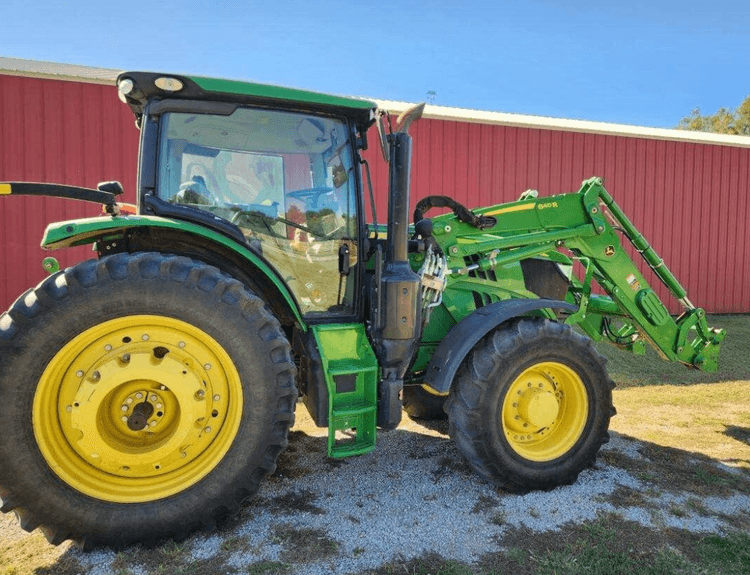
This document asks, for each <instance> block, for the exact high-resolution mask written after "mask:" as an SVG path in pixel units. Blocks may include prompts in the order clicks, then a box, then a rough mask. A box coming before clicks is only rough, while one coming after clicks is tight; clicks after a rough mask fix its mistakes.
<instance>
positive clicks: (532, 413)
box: [518, 388, 560, 429]
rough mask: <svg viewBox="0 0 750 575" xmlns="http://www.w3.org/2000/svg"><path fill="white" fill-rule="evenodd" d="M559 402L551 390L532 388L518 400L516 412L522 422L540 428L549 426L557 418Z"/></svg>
mask: <svg viewBox="0 0 750 575" xmlns="http://www.w3.org/2000/svg"><path fill="white" fill-rule="evenodd" d="M559 407H560V405H559V403H558V401H557V398H556V397H555V394H554V392H553V391H551V390H543V389H540V388H532V389H530V390H529V391H527V392H525V393H524V394H523V395H522V396H521V399H520V400H519V401H518V413H519V415H520V416H521V420H522V421H523V423H528V424H529V425H530V426H532V427H534V428H537V429H540V428H544V427H549V426H550V425H552V424H553V423H554V422H555V419H557V413H558V411H559Z"/></svg>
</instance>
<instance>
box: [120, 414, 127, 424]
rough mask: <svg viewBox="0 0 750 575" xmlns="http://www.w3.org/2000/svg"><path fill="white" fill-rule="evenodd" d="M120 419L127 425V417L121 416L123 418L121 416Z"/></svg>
mask: <svg viewBox="0 0 750 575" xmlns="http://www.w3.org/2000/svg"><path fill="white" fill-rule="evenodd" d="M120 419H122V420H123V421H124V422H126V423H127V421H128V416H127V415H123V416H122V417H121V418H120Z"/></svg>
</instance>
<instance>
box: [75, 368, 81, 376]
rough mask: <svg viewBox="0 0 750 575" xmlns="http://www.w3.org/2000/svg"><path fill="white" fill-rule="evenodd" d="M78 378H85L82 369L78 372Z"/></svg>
mask: <svg viewBox="0 0 750 575" xmlns="http://www.w3.org/2000/svg"><path fill="white" fill-rule="evenodd" d="M76 377H83V371H81V370H80V369H79V370H78V371H76Z"/></svg>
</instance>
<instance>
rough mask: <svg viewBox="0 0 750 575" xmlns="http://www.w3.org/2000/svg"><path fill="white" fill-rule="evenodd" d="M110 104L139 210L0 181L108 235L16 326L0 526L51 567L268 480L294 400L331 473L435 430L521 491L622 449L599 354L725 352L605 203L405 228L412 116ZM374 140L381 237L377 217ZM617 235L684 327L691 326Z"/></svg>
mask: <svg viewBox="0 0 750 575" xmlns="http://www.w3.org/2000/svg"><path fill="white" fill-rule="evenodd" d="M117 85H118V89H119V95H120V97H121V99H122V100H123V101H124V102H126V103H127V104H128V106H130V108H131V109H132V111H133V112H134V114H135V117H136V123H137V125H138V127H139V128H140V133H141V139H140V159H139V168H138V179H137V185H138V189H137V197H138V206H137V211H136V212H135V213H134V214H127V213H125V212H124V210H123V205H122V204H119V203H118V202H117V195H118V194H119V193H121V192H122V187H121V186H120V185H119V184H118V183H117V182H108V183H104V184H100V185H99V187H98V189H96V190H94V189H85V188H75V187H70V186H63V185H55V184H30V183H19V182H14V183H6V184H0V195H9V196H13V195H16V194H32V195H34V194H36V195H49V196H56V197H65V198H74V199H79V200H84V201H91V202H98V203H101V204H103V206H104V209H105V211H106V215H103V216H102V217H96V218H90V219H81V220H75V221H67V222H61V223H54V224H51V225H50V226H48V228H47V230H46V232H45V236H44V238H43V240H42V246H43V247H44V248H47V249H57V248H64V247H69V246H79V245H84V244H93V248H94V250H95V251H96V255H97V257H96V258H95V259H91V260H89V261H85V262H83V263H80V264H78V265H75V266H73V267H71V268H68V269H66V270H59V269H58V268H59V266H57V265H56V261H55V260H54V259H53V258H48V259H47V260H45V267H46V268H47V269H48V271H49V272H50V276H49V277H48V278H47V279H45V280H44V281H43V282H41V283H40V284H39V285H38V286H37V287H35V288H33V289H30V290H28V291H27V292H26V293H24V294H23V295H21V296H20V297H19V298H18V299H17V300H16V302H15V303H14V304H13V305H12V306H11V308H10V309H9V310H8V311H7V312H5V313H4V314H2V315H0V397H2V401H3V408H2V410H1V411H0V438H2V439H0V496H1V497H2V511H3V512H9V511H14V512H15V513H16V514H17V515H18V517H19V519H20V522H21V526H22V527H23V528H24V529H26V530H33V529H35V528H36V527H40V528H41V529H42V531H43V532H44V533H45V535H46V536H47V538H48V540H49V541H50V542H51V543H53V544H59V543H61V542H62V541H64V540H66V539H74V540H76V541H78V542H81V543H83V545H84V546H85V547H88V548H90V547H92V546H98V545H107V546H111V547H115V548H118V547H122V546H124V545H127V544H131V543H135V542H146V543H149V542H151V543H153V542H155V541H159V540H162V539H164V538H175V539H180V538H183V537H185V536H186V535H187V534H188V533H190V532H191V531H194V530H195V529H198V528H207V529H210V528H211V527H212V526H213V525H214V524H215V522H216V521H217V520H218V519H220V518H222V517H224V516H226V515H229V514H231V513H233V512H235V511H237V510H238V508H239V506H240V503H241V502H242V501H243V500H244V499H245V498H247V497H248V496H251V495H253V494H254V493H255V492H256V491H257V490H258V487H259V484H260V482H261V481H262V480H263V478H264V477H266V476H267V475H269V474H270V473H272V472H273V471H274V469H275V467H276V461H277V458H278V457H279V454H280V453H281V452H282V451H283V450H284V448H285V447H286V446H287V442H288V433H289V429H290V428H291V427H292V425H293V423H294V412H295V408H296V406H297V400H298V396H301V398H302V400H303V401H304V404H305V406H306V407H307V409H308V410H309V412H310V414H311V416H312V418H313V420H314V421H315V423H316V424H317V425H319V426H321V427H325V426H327V427H328V455H329V456H330V457H347V456H352V455H359V454H363V453H366V452H369V451H371V450H372V449H374V448H375V445H376V433H377V429H378V428H380V429H382V430H390V429H394V428H395V427H397V426H398V424H399V422H400V420H401V414H402V407H405V408H406V411H407V412H408V413H410V414H411V415H413V416H414V417H421V418H435V417H445V416H446V415H447V417H448V420H449V432H450V435H451V437H452V438H453V439H454V440H455V441H456V444H457V446H458V448H459V450H460V451H461V452H462V453H463V456H464V457H465V458H466V460H467V461H468V464H469V465H470V466H471V467H472V468H473V469H474V470H475V471H476V472H477V473H478V474H480V475H481V476H482V477H484V478H485V479H486V480H488V481H490V482H492V483H494V484H496V485H498V486H500V487H503V488H507V489H510V490H515V491H522V490H529V489H550V488H553V487H555V486H557V485H562V484H567V483H571V482H573V481H575V480H576V477H577V476H578V474H579V473H580V472H581V470H583V469H584V468H586V467H587V466H590V465H591V464H592V463H593V461H594V460H595V457H596V454H597V451H598V450H599V448H600V446H601V445H602V444H603V443H605V442H606V441H607V439H608V435H607V430H608V426H609V420H610V417H611V416H612V415H613V414H614V412H615V410H614V408H613V405H612V393H611V390H612V387H613V383H612V381H611V379H610V378H609V376H608V375H607V372H606V370H605V366H604V363H605V362H604V360H603V358H602V357H601V356H600V355H599V354H598V353H597V352H596V351H595V350H594V348H593V347H592V342H591V340H592V339H593V340H597V341H598V340H607V341H610V342H611V343H613V344H614V345H616V346H618V347H621V348H623V349H624V350H627V351H630V352H633V353H643V351H644V349H645V343H646V342H648V343H650V344H651V345H652V346H654V347H655V348H656V349H657V350H658V351H659V352H660V353H661V355H662V356H663V357H664V358H665V359H668V360H672V361H679V362H681V363H683V364H685V365H687V366H691V367H695V368H700V369H703V370H707V371H711V370H715V369H716V365H717V357H718V352H719V344H720V342H721V340H722V339H723V337H724V333H723V331H721V330H716V329H711V328H709V327H708V326H707V324H706V318H705V314H704V312H703V310H701V309H699V308H696V307H695V306H693V305H692V304H691V303H690V301H689V300H688V299H687V297H686V294H685V290H684V289H683V288H682V287H681V286H680V284H679V283H678V282H677V280H676V279H675V278H674V276H673V275H672V274H671V273H670V272H669V271H668V270H667V268H666V267H665V266H664V264H663V262H662V261H661V260H660V259H659V257H658V256H657V255H656V253H655V252H654V250H653V249H652V248H651V247H650V246H649V244H648V243H647V242H646V240H645V239H644V238H643V237H642V236H641V235H640V234H639V233H638V231H637V230H636V229H635V227H634V226H633V225H632V223H631V222H630V221H629V220H628V218H627V217H626V216H625V214H623V213H622V211H621V210H620V208H619V207H618V206H617V204H616V203H615V202H614V201H613V199H612V197H611V196H610V195H609V193H608V192H607V191H606V190H605V188H604V187H603V186H602V182H601V180H599V179H596V178H593V179H590V180H587V181H585V182H583V185H582V187H581V189H580V190H579V191H578V192H575V193H570V194H563V195H557V196H549V197H537V194H536V192H532V191H527V192H525V193H524V194H523V195H522V196H521V197H520V199H519V200H518V201H516V202H513V203H509V204H503V205H496V206H491V207H483V208H479V209H474V210H469V209H467V208H466V207H464V206H462V205H460V204H458V203H457V202H455V201H453V200H452V199H450V198H447V197H443V196H430V197H426V198H424V199H422V200H420V201H419V202H418V203H417V205H416V209H415V211H414V214H413V219H412V220H411V221H410V217H409V216H410V214H409V179H410V162H411V137H410V136H409V134H408V129H409V126H410V124H411V123H412V122H414V121H416V120H417V119H418V118H419V116H420V115H421V111H422V108H421V107H416V108H414V109H412V110H409V111H408V112H405V113H404V114H403V115H402V116H401V117H400V118H399V120H398V121H397V122H396V123H395V124H393V125H392V124H391V122H390V119H389V116H387V114H385V113H384V112H380V111H378V110H377V109H376V106H375V105H374V104H372V103H371V102H367V101H363V100H355V99H348V98H340V97H335V96H328V95H322V94H317V93H310V92H304V91H300V90H292V89H284V88H277V87H269V86H263V85H257V84H250V83H241V82H235V81H225V80H216V79H207V78H192V77H182V76H166V75H159V74H152V73H142V72H134V73H124V74H121V75H120V77H119V78H118V80H117ZM373 124H377V127H378V133H379V138H378V140H379V146H380V147H381V148H382V151H383V154H384V156H385V158H386V160H387V161H388V163H389V166H390V176H389V204H388V221H387V226H383V227H379V226H378V225H377V224H376V223H370V224H368V223H366V221H365V202H366V201H367V200H368V198H369V200H370V201H372V198H373V192H372V189H371V186H368V187H369V189H368V188H367V187H365V186H364V184H363V178H362V174H363V173H364V174H365V175H367V177H366V178H364V182H369V168H368V167H367V164H366V162H364V161H363V159H362V156H361V151H362V150H364V149H366V148H367V144H368V142H367V136H368V130H369V128H370V127H371V126H372V125H373ZM373 206H374V202H373ZM431 208H444V209H445V208H447V210H448V211H446V212H445V213H443V214H442V215H439V216H436V217H434V218H432V219H428V218H425V214H426V212H427V211H428V210H429V209H431ZM373 213H374V207H373ZM623 236H624V237H625V238H627V240H628V241H629V242H631V243H632V244H633V245H634V246H635V248H636V249H637V250H638V251H639V252H640V253H641V254H642V256H643V257H644V258H645V260H646V261H647V262H648V264H649V265H650V266H651V268H652V269H653V270H654V272H655V274H656V276H657V277H658V278H659V279H660V280H661V281H663V282H664V283H665V284H666V286H667V287H668V288H669V290H670V291H671V293H672V294H674V296H675V297H676V298H677V299H678V300H679V301H680V302H681V303H682V304H683V306H684V308H685V310H684V313H682V314H681V315H680V316H679V317H677V318H676V319H675V318H673V317H672V316H670V314H669V313H668V312H667V309H666V308H665V307H664V305H663V303H662V302H661V301H660V299H659V298H658V297H657V295H656V293H655V292H654V291H653V290H652V289H651V287H650V286H649V284H648V282H647V281H646V279H644V277H643V276H642V275H641V274H640V273H639V271H638V269H637V268H636V267H635V265H634V264H633V262H632V260H631V259H630V257H629V256H628V254H627V253H626V251H625V249H624V248H623V245H622V243H621V237H623ZM576 263H579V264H581V265H580V266H579V267H577V268H576V269H575V270H574V264H576ZM579 270H580V271H579ZM595 283H596V284H598V285H599V286H600V287H601V288H602V290H603V291H604V292H606V294H608V295H596V294H595V293H593V292H592V286H593V285H594V284H595ZM573 326H577V327H578V328H579V330H578V331H574V330H573ZM579 332H583V333H585V334H587V335H588V336H589V337H588V338H587V337H584V336H583V335H581V334H580V333H579Z"/></svg>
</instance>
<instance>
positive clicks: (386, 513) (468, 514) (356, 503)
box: [72, 410, 750, 575]
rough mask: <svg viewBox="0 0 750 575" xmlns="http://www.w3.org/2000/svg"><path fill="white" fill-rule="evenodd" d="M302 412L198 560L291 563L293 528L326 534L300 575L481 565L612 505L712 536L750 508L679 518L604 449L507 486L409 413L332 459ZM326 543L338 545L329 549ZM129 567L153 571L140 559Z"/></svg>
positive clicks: (105, 563) (648, 522)
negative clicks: (549, 474)
mask: <svg viewBox="0 0 750 575" xmlns="http://www.w3.org/2000/svg"><path fill="white" fill-rule="evenodd" d="M300 411H301V410H300ZM298 414H299V415H301V414H300V413H299V412H298ZM301 419H303V421H302V422H301V423H300V424H298V426H297V427H296V428H295V429H297V430H299V429H300V427H301V428H303V429H304V432H300V431H297V432H296V433H294V437H293V438H292V441H291V444H290V450H289V451H288V452H287V454H286V455H284V456H283V460H282V461H281V465H280V468H279V470H278V471H277V473H276V474H275V475H274V476H273V477H272V478H271V479H270V481H267V482H266V483H265V484H264V486H263V487H262V488H261V490H260V492H259V494H258V496H257V497H256V498H255V499H254V500H253V501H252V502H251V503H249V504H248V506H247V507H246V508H245V510H244V511H243V517H242V518H241V520H240V521H238V522H237V524H236V525H234V526H233V527H231V528H230V529H229V530H228V531H227V530H224V531H222V532H221V533H220V534H212V535H209V536H205V535H204V536H195V537H193V538H192V539H191V540H190V541H189V542H188V544H187V546H186V548H185V552H186V553H188V554H189V556H190V560H191V561H205V560H209V559H211V558H212V557H214V556H216V555H217V554H218V553H220V552H221V550H222V549H223V546H224V545H225V542H226V541H227V539H228V538H229V539H230V540H231V539H235V538H241V539H244V540H245V541H246V543H245V544H244V545H243V548H242V549H241V550H238V551H236V552H235V553H233V554H232V555H231V557H229V558H228V560H226V562H225V563H224V564H225V565H226V566H230V567H234V568H237V569H240V570H243V571H244V570H246V569H247V568H248V567H249V566H251V565H252V564H254V563H258V562H261V561H279V562H282V563H286V564H289V563H290V556H289V554H288V552H289V544H290V541H291V540H287V536H286V535H284V532H285V531H284V530H286V531H288V532H289V533H291V534H292V535H294V534H295V533H296V534H299V533H302V534H307V535H308V536H310V535H311V534H312V535H313V536H314V537H319V538H320V541H321V544H320V545H321V547H322V551H321V550H320V549H318V551H321V552H318V553H315V552H314V551H315V547H314V546H313V548H312V550H313V552H311V553H310V554H309V555H308V556H304V555H303V556H299V557H295V558H294V559H293V560H292V563H293V567H294V569H293V572H294V573H297V574H299V575H323V574H342V575H343V574H349V573H359V572H362V571H364V570H367V569H373V568H377V567H378V566H381V565H383V564H384V563H386V562H388V561H391V560H393V559H394V558H398V557H400V558H405V559H408V558H411V557H418V556H421V555H423V554H424V553H426V552H438V553H440V555H442V556H443V557H444V558H446V559H455V560H459V561H464V562H467V563H472V562H474V561H476V560H478V559H479V558H480V557H481V556H482V555H483V554H484V553H486V552H487V551H488V549H490V548H492V549H495V550H497V549H498V544H499V545H500V548H502V540H503V536H504V534H505V533H506V532H508V531H509V530H513V529H516V528H522V527H525V528H528V529H530V530H533V531H535V532H540V533H541V532H550V531H552V532H554V531H556V530H559V529H560V528H562V527H563V526H565V525H566V524H570V523H581V522H585V521H589V520H593V519H595V518H596V517H597V516H601V514H603V513H614V514H617V515H619V516H621V517H622V518H623V519H627V520H630V521H634V522H637V523H639V524H641V525H643V526H644V527H649V528H663V527H675V528H678V529H683V530H687V531H691V532H706V533H708V532H711V533H722V532H723V530H724V527H725V520H726V518H727V517H729V516H735V515H738V514H748V513H750V497H748V496H747V495H741V494H734V495H731V496H728V497H708V498H702V499H701V503H702V509H701V510H700V512H697V511H694V512H691V511H689V510H685V511H684V512H681V513H680V514H679V516H678V515H676V514H671V513H664V512H659V509H670V508H675V506H680V508H681V509H682V508H683V507H685V503H687V502H688V500H689V499H690V497H691V496H690V494H674V493H670V492H658V491H654V490H653V488H651V487H650V486H649V485H646V484H644V482H643V481H642V480H641V479H639V478H637V477H635V476H634V475H631V474H630V473H629V472H628V471H626V470H624V469H622V468H620V467H613V466H610V465H607V464H605V463H603V462H602V458H600V459H599V462H598V463H597V465H596V466H595V468H593V469H589V470H587V471H584V472H583V473H582V474H581V475H580V477H579V479H578V481H577V482H576V483H575V484H573V485H570V486H566V487H560V488H557V489H554V490H552V491H549V492H532V493H529V494H526V495H511V494H507V493H505V492H502V491H499V490H497V489H496V488H495V487H493V486H491V485H489V484H487V483H486V482H484V481H483V480H481V479H479V478H478V477H476V476H475V475H474V474H473V473H472V472H471V471H470V470H469V468H468V467H467V466H466V465H465V464H464V463H463V462H462V460H461V457H460V455H459V453H458V451H457V450H456V448H455V447H454V445H453V443H452V442H451V441H450V440H449V439H448V438H447V436H446V435H445V426H444V425H436V426H431V428H428V427H424V426H421V425H419V424H417V423H414V422H410V421H407V422H405V424H402V426H401V427H400V428H399V429H398V430H396V431H393V432H391V433H387V434H386V433H383V434H380V436H379V438H378V448H377V450H376V451H374V452H373V453H370V454H368V455H364V456H360V457H355V458H350V459H346V460H340V461H332V460H329V459H327V458H326V457H325V453H324V450H325V443H324V441H325V440H324V437H323V436H324V434H325V430H318V429H316V428H314V427H312V425H311V424H310V422H309V421H305V416H304V415H303V416H302V418H301ZM315 436H317V437H315ZM638 445H639V444H638V443H637V442H634V441H630V440H627V439H625V438H623V437H621V436H619V435H617V434H613V437H612V441H611V442H610V443H609V444H608V445H606V446H605V447H604V448H603V453H608V452H609V453H620V454H622V455H625V456H627V457H631V458H634V459H635V458H642V456H641V455H640V453H639V452H638ZM621 488H629V489H632V490H634V491H635V492H638V493H645V494H648V495H647V496H646V498H645V500H644V501H645V503H646V504H645V505H641V506H626V507H622V506H620V505H617V504H615V503H613V502H612V501H610V500H608V496H611V495H612V494H613V493H615V491H616V490H618V489H621ZM280 530H281V532H282V534H280ZM308 543H309V542H308ZM326 545H329V546H331V549H332V552H331V553H326V552H325V546H326ZM303 551H304V549H303ZM308 551H310V549H309V548H308ZM72 553H74V554H75V557H76V558H77V560H78V561H79V562H80V564H81V565H82V566H83V567H85V568H86V569H87V571H86V573H88V574H90V575H98V574H100V573H101V574H106V573H109V572H110V571H108V568H109V566H110V565H111V563H112V561H113V560H114V559H115V554H114V553H111V552H108V551H99V552H94V553H91V554H82V553H79V552H77V551H73V552H72ZM131 571H132V572H133V573H134V575H138V574H139V573H143V574H145V573H147V571H145V570H143V569H139V567H138V566H137V565H134V566H133V567H131Z"/></svg>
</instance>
